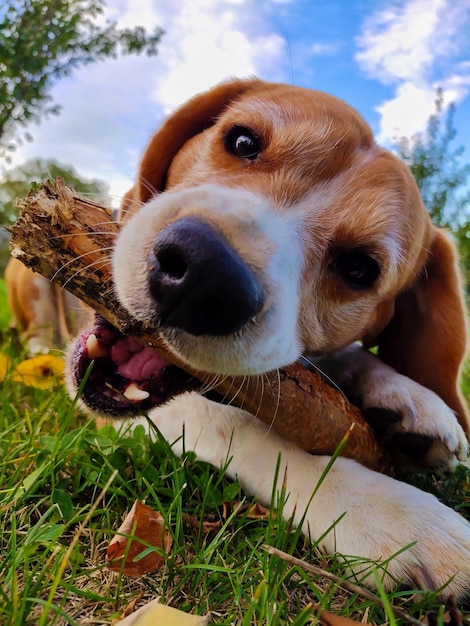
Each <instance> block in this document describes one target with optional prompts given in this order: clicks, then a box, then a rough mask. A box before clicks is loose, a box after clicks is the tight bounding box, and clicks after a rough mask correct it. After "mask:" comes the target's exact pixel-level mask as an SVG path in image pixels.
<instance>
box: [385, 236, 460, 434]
mask: <svg viewBox="0 0 470 626" xmlns="http://www.w3.org/2000/svg"><path fill="white" fill-rule="evenodd" d="M378 345H379V356H380V358H381V359H382V360H383V361H384V362H385V363H387V364H389V365H391V366H392V367H393V368H394V369H396V370H397V371H398V372H400V373H402V374H404V375H405V376H408V377H409V378H412V379H413V380H415V381H416V382H418V383H420V384H422V385H424V386H425V387H427V388H428V389H431V390H432V391H434V392H435V393H437V395H438V396H440V397H441V398H442V399H443V400H444V402H446V403H447V405H448V406H450V407H451V408H452V409H453V410H454V411H455V412H456V414H457V417H458V419H459V422H460V424H461V425H462V427H463V428H464V430H465V432H466V433H467V436H468V435H469V434H470V422H469V419H468V413H467V407H466V405H465V401H464V400H463V397H462V395H461V393H460V389H459V386H460V370H461V366H462V361H463V359H464V356H465V353H466V348H467V344H466V317H465V306H464V300H463V292H462V285H461V281H460V274H459V269H458V263H457V254H456V251H455V249H454V246H453V245H452V243H451V242H450V241H449V239H448V238H447V236H446V235H445V234H444V232H443V231H441V230H439V229H438V228H435V227H433V232H432V240H431V247H430V250H429V254H428V257H427V260H426V262H425V266H424V268H423V270H422V271H421V273H420V275H419V276H418V277H417V279H416V280H415V282H414V283H413V284H412V285H411V286H410V287H409V288H408V289H407V290H406V291H404V292H403V293H402V294H400V295H399V296H398V297H397V299H396V302H395V313H394V316H393V317H392V319H391V321H390V323H389V325H388V326H387V327H386V328H385V330H384V331H383V332H382V333H381V335H380V336H379V341H378Z"/></svg>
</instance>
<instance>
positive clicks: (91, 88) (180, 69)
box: [14, 0, 288, 195]
mask: <svg viewBox="0 0 470 626" xmlns="http://www.w3.org/2000/svg"><path fill="white" fill-rule="evenodd" d="M107 6H108V12H107V14H106V17H107V18H111V19H113V20H116V21H118V25H119V26H120V27H125V26H127V27H133V26H137V25H143V26H145V27H146V28H147V29H148V30H152V29H153V28H154V27H155V26H161V27H162V28H163V29H164V31H165V35H164V37H163V39H162V42H161V45H160V47H159V53H158V55H157V56H156V57H152V58H148V57H145V56H140V57H135V56H132V57H122V58H119V59H117V60H108V61H106V62H101V63H98V64H94V65H90V66H88V67H86V68H83V69H81V70H80V71H78V72H76V73H75V74H74V75H73V76H72V77H70V78H68V79H63V80H62V81H60V82H59V83H58V84H57V85H56V87H54V89H53V92H52V95H53V97H54V100H55V102H57V103H60V104H61V105H62V112H61V114H60V115H59V116H58V117H56V116H54V117H51V118H50V119H49V120H47V121H44V122H43V123H42V124H40V125H39V126H34V127H32V128H31V129H30V131H31V133H32V135H33V137H34V142H33V143H31V144H25V145H24V146H22V147H20V148H19V149H18V151H17V154H16V155H15V158H14V162H15V163H16V164H18V163H21V162H23V161H24V160H26V159H28V158H33V157H37V156H41V157H42V158H55V159H56V160H58V161H60V162H62V163H65V164H70V165H73V166H74V167H75V168H76V169H77V171H78V172H79V173H80V174H83V175H85V176H92V177H95V178H102V179H104V180H106V181H107V182H108V183H110V184H111V192H112V193H113V194H116V195H120V194H122V193H123V189H125V188H126V187H129V186H130V184H131V181H132V177H133V176H134V173H135V170H136V167H137V163H138V159H139V157H140V154H141V152H142V150H143V148H144V146H145V144H146V143H147V141H148V139H149V137H150V135H151V133H152V132H153V131H154V130H155V129H156V128H157V127H158V126H159V124H160V122H161V120H162V118H163V116H164V115H165V114H166V113H168V112H169V111H170V110H172V109H174V108H175V107H176V106H177V105H179V104H181V103H182V102H184V101H185V100H186V99H187V98H188V97H190V96H192V95H194V94H195V93H197V92H199V91H202V90H204V89H206V88H208V87H210V86H212V85H214V84H216V83H218V82H220V81H221V80H223V79H225V78H229V77H231V76H249V75H252V74H256V75H259V76H266V77H269V78H270V79H271V80H276V79H279V80H282V78H283V75H282V65H283V62H287V60H288V55H287V52H286V49H285V46H286V44H285V41H284V39H283V38H282V37H281V36H279V35H278V34H276V33H274V32H270V31H269V29H268V28H267V26H266V23H265V21H264V17H263V13H262V11H261V10H260V5H258V3H253V2H252V1H251V0H198V1H197V2H195V1H194V0H179V1H178V2H175V1H174V0H153V2H152V1H150V0H108V3H107Z"/></svg>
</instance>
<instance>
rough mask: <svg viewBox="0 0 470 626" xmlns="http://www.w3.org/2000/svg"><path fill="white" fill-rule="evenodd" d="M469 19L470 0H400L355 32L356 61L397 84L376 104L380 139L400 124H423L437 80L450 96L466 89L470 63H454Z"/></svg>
mask: <svg viewBox="0 0 470 626" xmlns="http://www.w3.org/2000/svg"><path fill="white" fill-rule="evenodd" d="M469 22H470V0H459V2H455V1H454V0H400V1H398V2H393V3H390V4H387V5H386V6H384V7H383V8H381V9H380V10H378V11H376V12H375V13H374V14H372V15H371V16H369V18H368V19H366V21H365V22H364V25H363V30H362V33H361V35H360V36H359V37H357V38H356V44H357V46H358V52H357V54H356V61H357V62H358V64H359V66H360V67H361V69H362V70H363V71H364V72H365V73H366V74H367V75H368V76H369V77H370V78H372V79H375V80H378V81H380V82H382V83H383V84H385V85H390V86H392V88H393V89H394V90H395V95H394V97H393V98H392V99H391V100H389V101H387V102H384V103H382V104H381V105H380V106H379V107H377V110H378V111H379V113H380V114H381V116H382V118H381V128H380V133H379V141H387V140H390V139H391V138H392V137H393V136H394V133H395V131H396V130H397V129H399V132H400V134H406V135H409V134H413V133H414V132H417V131H419V130H422V129H423V127H424V125H425V123H426V121H427V118H428V117H429V115H430V113H432V111H433V109H434V97H435V92H436V88H437V86H441V87H443V89H444V96H445V100H446V101H450V100H454V101H458V100H460V99H462V98H464V97H465V96H466V95H467V93H468V91H469V88H470V82H469V77H470V68H469V67H468V65H465V64H458V63H456V62H455V61H454V65H455V72H453V73H452V72H451V71H450V70H449V68H452V65H453V59H454V57H455V56H456V55H458V53H459V50H460V48H461V46H463V45H464V44H465V43H468V42H467V41H466V37H467V33H468V28H469ZM444 64H445V67H446V70H443V69H442V67H443V66H444ZM449 72H451V73H449Z"/></svg>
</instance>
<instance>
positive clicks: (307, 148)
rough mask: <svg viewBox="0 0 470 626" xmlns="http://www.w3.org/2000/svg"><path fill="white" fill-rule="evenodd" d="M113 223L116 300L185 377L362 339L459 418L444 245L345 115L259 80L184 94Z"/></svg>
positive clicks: (394, 162) (455, 333)
mask: <svg viewBox="0 0 470 626" xmlns="http://www.w3.org/2000/svg"><path fill="white" fill-rule="evenodd" d="M121 219H122V221H123V222H125V225H124V228H123V230H122V232H121V235H120V236H119V239H118V242H117V245H116V248H115V253H114V279H115V285H116V291H117V294H118V297H119V298H120V300H121V301H122V303H123V304H124V305H125V306H126V308H127V309H128V310H129V311H130V313H131V314H132V315H133V316H134V317H135V318H136V319H138V320H140V321H143V322H145V323H146V324H147V325H151V326H154V327H155V331H156V332H157V333H159V334H160V335H161V336H162V337H163V338H164V339H165V340H166V342H167V343H168V345H169V346H170V348H171V349H172V350H173V351H174V352H175V353H176V354H177V355H178V357H180V358H181V359H182V360H183V361H187V362H189V363H190V364H191V365H192V366H193V367H196V368H199V369H201V370H204V371H207V372H214V373H217V374H252V373H260V372H264V371H267V370H271V369H274V368H276V367H279V366H283V365H286V364H288V363H291V362H293V361H294V360H296V359H297V358H298V357H299V356H300V355H301V354H303V353H310V354H312V353H313V354H318V353H325V352H331V351H334V350H336V349H338V348H341V347H343V346H345V345H347V344H349V343H351V342H353V341H356V340H362V341H363V342H364V343H365V344H366V345H367V346H373V345H378V347H379V352H380V355H381V357H382V358H383V360H385V361H386V362H388V363H389V364H391V365H392V366H394V367H396V368H397V369H398V370H399V371H401V372H402V373H404V374H406V375H408V376H410V377H411V378H413V379H414V380H416V381H418V382H421V383H422V384H424V385H425V386H427V387H429V388H431V389H433V390H435V391H436V392H437V393H438V394H439V395H440V396H441V397H442V398H443V399H444V400H445V401H446V402H447V403H448V404H449V405H450V406H451V407H452V408H453V409H454V410H455V411H457V412H458V413H460V414H461V415H463V414H464V408H463V405H462V403H461V401H460V397H459V393H458V391H457V379H458V374H459V368H460V365H461V361H462V358H463V354H464V351H465V319H464V312H463V305H462V299H461V289H460V284H459V278H458V272H457V267H456V258H455V254H454V252H453V248H452V246H451V244H450V243H449V242H448V240H447V239H446V237H445V235H443V233H442V232H440V231H439V230H437V229H436V228H434V227H433V226H432V225H431V222H430V220H429V217H428V214H427V212H426V210H425V208H424V206H423V204H422V202H421V199H420V195H419V192H418V189H417V187H416V185H415V183H414V181H413V178H412V176H411V173H410V171H409V169H408V168H407V167H406V166H405V165H404V164H403V163H402V162H401V161H400V160H399V159H398V158H396V157H395V156H394V155H392V154H391V153H389V152H387V151H386V150H383V149H381V148H380V147H378V146H377V145H376V143H375V142H374V138H373V135H372V132H371V130H370V128H369V127H368V125H367V124H366V123H365V122H364V120H363V119H362V118H361V116H360V115H359V114H358V113H357V112H356V111H355V110H354V109H352V108H351V107H349V106H348V105H346V104H345V103H344V102H342V101H340V100H338V99H336V98H334V97H332V96H328V95H326V94H324V93H321V92H315V91H310V90H307V89H302V88H296V87H292V86H289V85H281V84H269V83H265V82H262V81H259V80H247V81H243V80H239V81H233V82H230V83H227V84H223V85H221V86H218V87H216V88H215V89H213V90H211V91H209V92H206V93H203V94H201V95H198V96H196V97H195V98H193V99H192V100H190V101H189V102H188V103H187V104H186V105H184V106H183V107H182V108H180V109H179V110H178V111H176V112H175V113H174V114H173V115H171V116H170V117H169V118H168V119H167V121H166V122H165V124H164V125H163V127H162V128H161V130H160V131H159V132H157V133H156V134H155V135H154V137H153V138H152V140H151V142H150V144H149V146H148V148H147V150H146V151H145V154H144V156H143V159H142V162H141V166H140V171H139V175H138V180H137V182H136V185H135V186H134V188H133V190H132V191H131V192H130V193H129V194H128V195H127V197H126V199H125V202H124V203H123V210H122V215H121Z"/></svg>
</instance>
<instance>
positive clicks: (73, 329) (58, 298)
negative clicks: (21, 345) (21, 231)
mask: <svg viewBox="0 0 470 626" xmlns="http://www.w3.org/2000/svg"><path fill="white" fill-rule="evenodd" d="M5 281H6V285H7V294H8V303H9V305H10V309H11V312H12V314H13V320H12V326H13V327H14V328H17V329H18V331H19V332H20V333H21V335H22V337H23V338H24V340H25V342H26V346H27V350H28V352H29V354H32V355H34V354H40V353H45V352H48V351H49V350H51V348H63V347H64V346H65V345H66V343H67V342H68V341H70V338H71V337H73V336H74V335H76V334H77V332H78V331H79V330H80V328H82V327H83V326H84V324H86V322H87V321H88V320H89V319H90V315H89V313H87V312H86V310H85V309H84V308H83V306H82V305H81V303H80V300H78V298H76V297H75V296H73V295H72V294H70V293H69V292H68V291H66V290H65V289H62V287H60V286H59V285H57V284H55V283H52V282H51V281H50V280H48V279H47V278H44V276H41V275H40V274H36V273H35V272H33V271H32V270H31V269H29V268H28V267H26V266H25V265H23V263H21V261H19V260H18V259H15V258H11V259H10V260H9V261H8V264H7V267H6V269H5Z"/></svg>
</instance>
